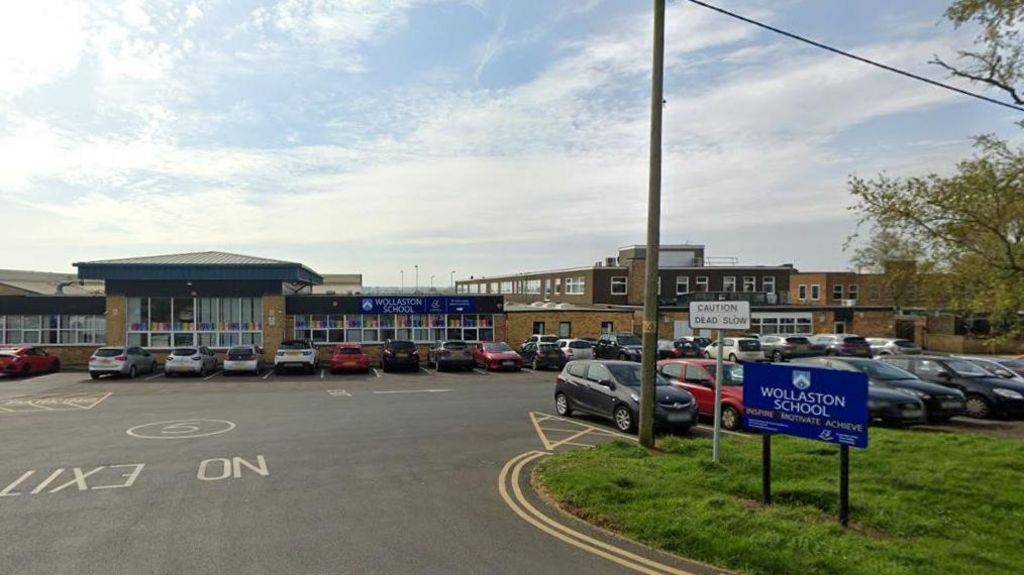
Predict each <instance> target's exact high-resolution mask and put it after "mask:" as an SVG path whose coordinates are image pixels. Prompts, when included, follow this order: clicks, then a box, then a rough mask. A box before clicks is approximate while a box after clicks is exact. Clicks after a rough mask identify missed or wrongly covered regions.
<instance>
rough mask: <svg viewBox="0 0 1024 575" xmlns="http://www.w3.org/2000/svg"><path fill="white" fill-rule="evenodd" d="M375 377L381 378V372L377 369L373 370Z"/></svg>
mask: <svg viewBox="0 0 1024 575" xmlns="http://www.w3.org/2000/svg"><path fill="white" fill-rule="evenodd" d="M373 375H375V376H377V377H380V371H379V370H378V369H377V368H376V367H375V368H373Z"/></svg>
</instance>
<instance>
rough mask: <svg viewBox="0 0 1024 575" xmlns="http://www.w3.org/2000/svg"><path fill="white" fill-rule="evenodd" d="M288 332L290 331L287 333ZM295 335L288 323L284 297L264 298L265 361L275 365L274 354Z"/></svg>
mask: <svg viewBox="0 0 1024 575" xmlns="http://www.w3.org/2000/svg"><path fill="white" fill-rule="evenodd" d="M286 330H288V331H286ZM292 333H295V332H294V331H291V330H289V328H288V322H287V321H286V316H285V314H284V296H283V295H265V296H263V359H264V361H266V362H267V363H268V364H271V363H273V361H274V354H275V353H277V348H278V347H280V346H281V342H282V341H283V340H285V339H287V338H288V337H289V334H292Z"/></svg>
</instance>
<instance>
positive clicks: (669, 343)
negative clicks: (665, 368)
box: [658, 339, 701, 359]
mask: <svg viewBox="0 0 1024 575" xmlns="http://www.w3.org/2000/svg"><path fill="white" fill-rule="evenodd" d="M700 353H701V348H699V347H697V344H695V343H693V342H692V341H687V340H685V339H677V340H671V339H659V340H658V359H679V358H683V357H700Z"/></svg>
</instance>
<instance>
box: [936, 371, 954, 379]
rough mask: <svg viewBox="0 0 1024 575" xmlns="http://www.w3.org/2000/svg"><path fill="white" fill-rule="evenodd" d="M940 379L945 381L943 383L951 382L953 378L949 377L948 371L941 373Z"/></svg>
mask: <svg viewBox="0 0 1024 575" xmlns="http://www.w3.org/2000/svg"><path fill="white" fill-rule="evenodd" d="M938 378H939V379H941V380H943V381H949V380H950V379H952V378H953V377H952V376H951V375H949V372H948V371H940V372H939V374H938Z"/></svg>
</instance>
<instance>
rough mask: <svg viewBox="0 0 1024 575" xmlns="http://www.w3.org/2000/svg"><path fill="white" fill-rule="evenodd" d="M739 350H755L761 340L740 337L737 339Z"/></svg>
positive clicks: (757, 348) (759, 345) (759, 346)
mask: <svg viewBox="0 0 1024 575" xmlns="http://www.w3.org/2000/svg"><path fill="white" fill-rule="evenodd" d="M737 345H739V348H740V351H757V350H759V349H761V342H759V341H757V340H756V339H741V340H739V343H738V344H737Z"/></svg>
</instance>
